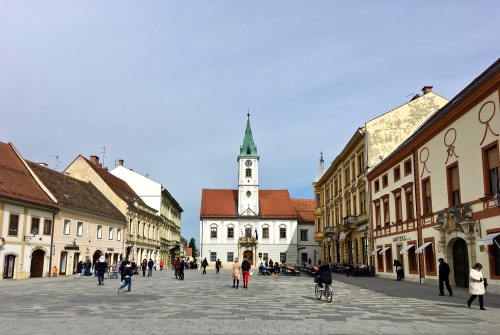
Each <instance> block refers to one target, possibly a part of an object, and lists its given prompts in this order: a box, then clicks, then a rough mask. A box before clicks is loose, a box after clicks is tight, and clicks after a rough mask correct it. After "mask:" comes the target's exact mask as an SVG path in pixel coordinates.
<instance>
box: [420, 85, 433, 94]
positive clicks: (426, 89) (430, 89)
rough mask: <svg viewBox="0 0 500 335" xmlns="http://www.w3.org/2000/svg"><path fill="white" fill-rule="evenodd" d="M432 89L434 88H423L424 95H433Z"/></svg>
mask: <svg viewBox="0 0 500 335" xmlns="http://www.w3.org/2000/svg"><path fill="white" fill-rule="evenodd" d="M432 87H433V86H424V88H422V92H424V95H425V94H427V93H431V92H432Z"/></svg>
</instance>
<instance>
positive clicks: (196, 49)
mask: <svg viewBox="0 0 500 335" xmlns="http://www.w3.org/2000/svg"><path fill="white" fill-rule="evenodd" d="M498 22H500V2H499V1H498V0H492V1H481V0H478V1H451V0H443V1H428V2H426V1H411V0H409V1H395V0H394V1H391V0H389V1H368V0H366V1H333V0H332V1H327V0H316V1H292V0H288V1H279V0H278V1H259V0H252V1H234V0H231V1H229V0H228V1H215V0H214V1H189V0H182V1H164V0H162V1H160V0H158V1H150V0H145V1H123V0H122V1H94V0H87V1H79V0H75V1H33V0H32V1H29V0H28V1H10V0H9V1H7V0H0V115H1V116H2V118H1V120H2V121H1V122H0V141H2V142H5V143H8V142H12V143H13V144H14V146H15V147H16V148H17V149H18V151H19V152H20V153H21V155H22V156H23V157H24V158H25V159H28V160H31V161H34V162H45V163H47V164H48V165H49V167H51V168H53V169H56V170H58V171H63V170H64V169H65V168H66V167H67V166H68V165H69V164H71V162H72V161H73V160H74V159H75V158H76V157H77V156H78V155H80V154H81V155H83V156H85V157H87V158H88V157H89V156H91V155H97V156H99V157H100V160H101V162H103V163H104V166H105V167H108V168H109V169H113V168H114V167H115V166H116V164H117V161H118V160H119V159H123V160H124V162H125V163H124V166H125V167H127V168H130V169H132V170H134V171H136V172H138V173H140V174H143V175H147V176H149V178H151V179H152V180H155V181H157V182H159V183H161V184H162V185H163V186H164V187H166V188H167V189H168V190H169V192H170V193H171V194H172V195H173V196H174V197H175V199H176V200H177V201H178V202H179V204H180V205H181V207H182V208H183V210H184V212H183V213H182V223H181V225H182V227H181V234H182V236H183V237H185V238H186V239H188V240H189V239H190V238H192V237H194V238H195V239H196V241H197V242H196V243H197V246H199V240H198V238H199V228H200V219H199V214H200V203H201V192H202V189H203V188H212V189H237V186H238V185H237V184H238V176H237V173H238V165H237V157H238V154H239V147H240V145H241V144H242V143H243V136H244V133H245V127H246V120H247V113H248V112H249V113H250V122H251V127H252V132H253V136H254V141H255V144H256V145H257V148H258V154H259V155H260V163H259V167H260V169H259V179H260V188H261V189H267V190H271V189H288V190H289V192H290V195H291V197H293V198H301V199H313V198H314V197H313V187H312V185H311V184H312V182H313V181H314V179H315V177H316V174H317V171H318V167H319V158H320V152H323V155H324V159H325V169H327V168H328V166H329V165H330V164H331V162H332V161H333V160H334V159H335V157H336V156H337V155H338V154H339V153H340V152H341V151H342V149H343V147H344V146H345V145H346V144H347V142H348V141H349V139H350V138H351V137H352V136H353V134H354V132H355V131H356V129H358V128H359V127H363V126H364V123H365V122H367V121H369V120H371V119H373V118H375V117H377V116H379V115H381V114H383V113H386V112H388V111H390V110H392V109H394V108H396V107H398V106H400V105H402V104H404V103H406V102H408V101H409V100H410V99H411V97H412V96H413V95H415V94H417V93H421V89H422V88H423V87H424V86H427V85H430V86H434V88H433V92H435V93H436V94H439V95H441V96H443V97H445V98H447V99H452V98H453V97H454V96H455V95H456V94H458V93H459V92H460V91H461V90H462V89H463V88H465V86H466V85H468V84H469V83H470V82H471V81H472V80H473V79H474V78H476V77H477V76H479V75H480V74H481V73H482V72H483V71H484V70H486V68H488V67H489V66H490V65H491V64H493V63H494V62H495V61H496V60H497V58H498V56H499V54H500V53H499V49H500V48H499V45H500V35H499V34H498V31H499V24H498Z"/></svg>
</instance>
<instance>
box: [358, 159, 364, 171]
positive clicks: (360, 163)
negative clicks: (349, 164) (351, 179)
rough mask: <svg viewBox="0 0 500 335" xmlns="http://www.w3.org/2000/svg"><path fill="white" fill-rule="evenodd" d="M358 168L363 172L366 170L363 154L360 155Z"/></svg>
mask: <svg viewBox="0 0 500 335" xmlns="http://www.w3.org/2000/svg"><path fill="white" fill-rule="evenodd" d="M358 168H359V173H362V172H364V171H365V163H364V159H363V155H359V156H358Z"/></svg>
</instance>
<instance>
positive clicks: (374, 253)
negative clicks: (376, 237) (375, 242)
mask: <svg viewBox="0 0 500 335" xmlns="http://www.w3.org/2000/svg"><path fill="white" fill-rule="evenodd" d="M381 249H382V248H377V249H375V250H373V251H372V252H370V255H376V254H377V252H378V251H379V250H381Z"/></svg>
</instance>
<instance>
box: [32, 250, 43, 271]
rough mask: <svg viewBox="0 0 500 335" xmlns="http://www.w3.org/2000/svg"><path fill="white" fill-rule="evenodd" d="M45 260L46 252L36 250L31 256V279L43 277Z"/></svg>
mask: <svg viewBox="0 0 500 335" xmlns="http://www.w3.org/2000/svg"><path fill="white" fill-rule="evenodd" d="M44 258H45V251H43V250H40V249H38V250H35V251H33V254H32V255H31V267H30V272H31V278H36V277H43V261H44Z"/></svg>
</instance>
